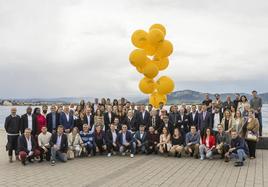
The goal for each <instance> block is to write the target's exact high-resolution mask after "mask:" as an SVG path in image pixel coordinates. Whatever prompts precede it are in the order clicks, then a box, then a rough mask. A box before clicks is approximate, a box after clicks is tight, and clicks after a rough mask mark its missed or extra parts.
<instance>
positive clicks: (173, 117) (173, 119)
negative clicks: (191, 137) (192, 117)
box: [168, 112, 179, 126]
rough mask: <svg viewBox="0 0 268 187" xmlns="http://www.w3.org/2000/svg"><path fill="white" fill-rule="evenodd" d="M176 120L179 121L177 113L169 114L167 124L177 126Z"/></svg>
mask: <svg viewBox="0 0 268 187" xmlns="http://www.w3.org/2000/svg"><path fill="white" fill-rule="evenodd" d="M178 119H179V113H178V112H170V113H169V116H168V123H169V124H170V125H171V126H177V125H178Z"/></svg>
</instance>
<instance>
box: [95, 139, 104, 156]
mask: <svg viewBox="0 0 268 187" xmlns="http://www.w3.org/2000/svg"><path fill="white" fill-rule="evenodd" d="M102 146H104V144H103V141H102V140H96V147H98V149H99V151H100V153H103V152H104V151H105V150H104V149H103V147H102Z"/></svg>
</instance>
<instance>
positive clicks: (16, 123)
mask: <svg viewBox="0 0 268 187" xmlns="http://www.w3.org/2000/svg"><path fill="white" fill-rule="evenodd" d="M16 113H17V109H16V108H15V107H12V108H11V114H10V115H9V116H7V117H6V120H5V130H6V133H7V145H6V150H7V151H8V156H9V162H10V163H12V162H13V160H12V156H13V150H14V151H15V155H16V159H17V160H18V152H17V149H18V138H19V135H20V130H21V127H20V117H19V116H18V115H17V114H16Z"/></svg>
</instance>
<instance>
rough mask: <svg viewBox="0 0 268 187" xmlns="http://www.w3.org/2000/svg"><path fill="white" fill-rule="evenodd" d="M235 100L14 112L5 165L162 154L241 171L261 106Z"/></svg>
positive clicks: (256, 133)
mask: <svg viewBox="0 0 268 187" xmlns="http://www.w3.org/2000/svg"><path fill="white" fill-rule="evenodd" d="M252 96H253V97H252V99H251V100H250V102H248V100H247V98H246V96H240V95H239V94H236V98H235V100H234V101H232V100H231V97H230V96H227V98H226V101H225V102H222V101H221V97H220V95H219V94H216V95H215V100H212V99H210V98H209V95H208V94H206V96H205V99H204V101H203V102H202V103H201V104H199V105H194V104H193V105H187V106H186V105H184V104H183V105H181V106H177V105H171V106H170V108H169V111H167V110H166V109H165V108H166V107H165V106H164V105H163V103H160V108H159V109H155V108H153V106H152V105H150V104H149V105H148V106H147V107H146V105H145V104H134V103H130V102H128V101H127V100H125V99H124V98H121V99H120V100H116V99H115V100H113V102H111V100H110V99H109V98H108V99H104V98H103V99H102V100H101V102H98V99H96V100H95V103H94V104H93V103H90V102H88V103H85V101H84V100H82V101H81V102H80V104H78V105H74V104H71V105H64V106H62V105H59V106H56V105H52V106H51V107H50V110H51V111H50V112H49V113H48V107H47V106H42V110H41V109H40V108H38V107H36V108H35V109H34V111H33V112H32V108H31V107H28V108H27V110H26V113H25V114H24V115H22V116H21V117H20V116H18V115H17V114H16V113H17V110H16V107H12V108H11V114H10V115H9V116H8V117H7V118H6V120H5V130H6V132H7V146H6V149H7V151H8V155H9V161H10V162H13V151H14V152H15V156H16V159H17V160H20V161H21V163H22V164H23V165H26V163H28V162H33V161H34V160H39V162H42V161H43V160H44V159H46V160H47V161H50V162H51V165H55V164H56V160H60V161H62V162H66V161H67V160H68V159H74V158H77V157H91V156H95V155H96V154H100V155H102V154H107V156H108V157H111V156H112V155H116V154H121V155H125V154H130V157H132V158H133V157H134V155H135V154H147V155H149V154H158V153H159V154H163V155H166V156H169V155H172V156H175V157H178V158H180V157H181V156H182V154H184V153H185V155H189V156H190V157H194V158H200V159H201V160H204V159H212V158H213V157H215V155H219V157H220V158H222V159H225V161H226V162H228V161H229V160H230V159H231V158H236V159H237V161H236V162H235V166H242V165H243V163H244V161H245V159H246V157H247V156H248V157H250V158H251V159H254V158H256V154H255V153H256V143H257V141H258V139H259V137H260V136H261V134H262V128H261V127H262V124H261V108H262V100H261V98H260V97H259V96H257V92H256V91H253V92H252Z"/></svg>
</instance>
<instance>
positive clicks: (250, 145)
mask: <svg viewBox="0 0 268 187" xmlns="http://www.w3.org/2000/svg"><path fill="white" fill-rule="evenodd" d="M246 141H247V144H248V149H249V156H250V157H256V144H257V143H256V142H254V141H250V140H246Z"/></svg>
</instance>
